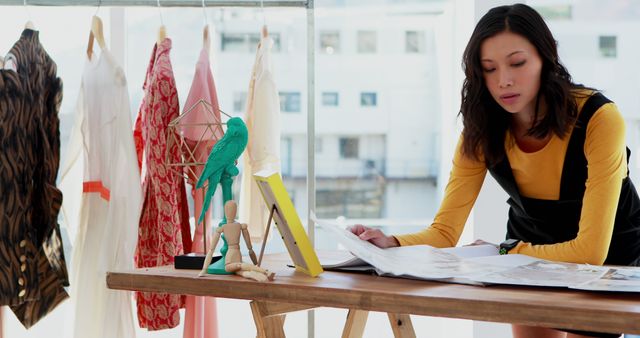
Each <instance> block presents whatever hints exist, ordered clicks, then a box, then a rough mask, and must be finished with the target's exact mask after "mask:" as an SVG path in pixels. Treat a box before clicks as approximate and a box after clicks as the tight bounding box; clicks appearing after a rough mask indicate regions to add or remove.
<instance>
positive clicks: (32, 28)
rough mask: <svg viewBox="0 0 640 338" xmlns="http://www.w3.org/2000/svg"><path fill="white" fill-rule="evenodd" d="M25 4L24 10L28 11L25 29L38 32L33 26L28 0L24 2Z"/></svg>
mask: <svg viewBox="0 0 640 338" xmlns="http://www.w3.org/2000/svg"><path fill="white" fill-rule="evenodd" d="M23 4H24V10H25V11H27V18H28V19H27V23H26V24H25V25H24V28H25V29H31V30H36V26H35V25H34V24H33V21H31V13H29V7H27V0H24V1H23Z"/></svg>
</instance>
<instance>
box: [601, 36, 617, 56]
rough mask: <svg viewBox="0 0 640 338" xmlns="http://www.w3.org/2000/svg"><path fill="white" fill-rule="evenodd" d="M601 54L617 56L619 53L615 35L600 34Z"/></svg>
mask: <svg viewBox="0 0 640 338" xmlns="http://www.w3.org/2000/svg"><path fill="white" fill-rule="evenodd" d="M599 42H600V55H601V56H602V57H605V58H615V57H616V55H617V54H618V52H617V47H616V42H617V41H616V37H615V36H600V38H599Z"/></svg>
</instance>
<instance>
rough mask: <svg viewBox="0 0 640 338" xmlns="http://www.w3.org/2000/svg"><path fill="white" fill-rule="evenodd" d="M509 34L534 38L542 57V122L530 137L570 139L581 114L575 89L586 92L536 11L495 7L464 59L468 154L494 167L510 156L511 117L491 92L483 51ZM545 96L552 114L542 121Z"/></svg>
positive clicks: (465, 150) (463, 109) (523, 7)
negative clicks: (507, 143)
mask: <svg viewBox="0 0 640 338" xmlns="http://www.w3.org/2000/svg"><path fill="white" fill-rule="evenodd" d="M505 31H509V32H512V33H515V34H518V35H521V36H523V37H524V38H526V39H527V40H529V42H530V43H531V44H532V45H534V46H535V48H536V50H537V51H538V54H539V55H540V58H541V59H542V70H541V74H540V90H539V92H538V96H537V99H536V105H535V116H534V121H538V122H537V123H535V124H534V125H533V126H532V127H531V128H530V129H529V130H528V132H527V135H531V136H534V137H538V138H543V137H545V136H547V135H548V134H549V132H554V133H555V134H556V135H558V136H559V137H564V136H565V135H566V133H567V132H568V130H569V128H570V127H571V125H572V123H573V122H575V119H576V116H577V107H576V103H575V100H574V97H573V95H572V89H575V88H584V87H582V86H581V85H577V84H574V83H573V82H572V80H571V75H569V72H568V71H567V70H566V68H565V67H564V66H563V65H562V64H561V63H560V60H559V59H558V49H557V42H556V40H555V39H554V38H553V35H552V34H551V31H549V27H547V25H546V23H545V22H544V20H543V19H542V17H541V16H540V14H538V13H537V12H536V11H535V10H534V9H533V8H531V7H529V6H527V5H523V4H515V5H510V6H500V7H495V8H493V9H491V10H490V11H489V12H487V14H485V15H484V16H483V17H482V18H481V19H480V21H479V22H478V24H477V25H476V28H475V29H474V30H473V33H472V34H471V38H470V39H469V43H468V44H467V47H466V49H465V51H464V55H463V57H462V68H463V70H464V73H465V76H466V78H465V80H464V83H463V85H462V104H461V106H460V115H462V118H463V125H464V129H463V139H464V141H463V144H462V151H463V153H464V154H465V155H467V156H470V157H471V158H474V159H476V160H479V159H481V158H482V156H484V161H485V163H486V164H487V167H489V168H491V167H493V166H494V165H496V164H497V163H498V162H500V161H501V160H502V159H503V158H504V156H505V148H504V140H505V135H506V131H507V129H508V128H509V126H510V119H511V114H510V113H508V112H507V111H505V110H504V109H503V108H502V107H500V105H499V104H498V103H497V102H496V101H495V100H494V99H493V97H492V96H491V94H490V93H489V90H488V89H487V86H486V84H485V82H484V77H483V71H482V66H481V64H480V47H481V45H482V42H484V40H485V39H487V38H490V37H492V36H494V35H496V34H498V33H501V32H505ZM541 97H543V98H544V101H545V103H546V109H547V112H546V114H545V116H544V117H542V119H541V120H538V113H539V112H538V108H539V104H540V98H541Z"/></svg>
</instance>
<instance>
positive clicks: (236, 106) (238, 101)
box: [233, 92, 247, 113]
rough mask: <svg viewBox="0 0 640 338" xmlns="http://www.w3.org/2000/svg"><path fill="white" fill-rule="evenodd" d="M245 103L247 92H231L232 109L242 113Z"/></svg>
mask: <svg viewBox="0 0 640 338" xmlns="http://www.w3.org/2000/svg"><path fill="white" fill-rule="evenodd" d="M246 105H247V92H235V93H233V111H234V112H236V113H243V112H244V110H245V108H246Z"/></svg>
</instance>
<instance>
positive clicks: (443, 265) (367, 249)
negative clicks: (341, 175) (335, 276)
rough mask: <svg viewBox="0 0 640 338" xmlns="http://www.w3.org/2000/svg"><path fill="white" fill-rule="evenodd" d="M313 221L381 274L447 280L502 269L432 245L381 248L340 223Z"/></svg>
mask: <svg viewBox="0 0 640 338" xmlns="http://www.w3.org/2000/svg"><path fill="white" fill-rule="evenodd" d="M312 220H313V221H314V222H315V223H316V224H318V225H320V226H321V227H323V228H324V229H327V230H328V231H330V232H331V233H333V234H334V235H335V236H336V238H337V240H338V242H340V243H341V244H342V245H343V246H344V247H345V248H347V250H349V251H350V252H351V253H352V254H353V255H354V256H357V257H358V258H360V259H362V260H363V261H365V262H367V263H369V264H371V265H373V266H374V267H375V268H376V269H377V270H378V271H379V273H380V274H390V275H394V276H410V277H413V278H420V279H435V280H438V279H447V278H454V277H466V276H469V275H476V274H484V273H487V272H492V271H498V270H500V269H501V268H500V267H494V266H488V265H485V266H483V265H479V264H470V263H466V262H464V260H462V259H461V258H459V257H457V256H455V255H453V254H451V253H448V252H445V251H442V250H439V249H436V248H433V247H431V246H428V245H414V246H404V247H395V248H388V249H381V248H378V247H377V246H375V245H373V244H371V243H369V242H367V241H363V240H361V239H360V238H358V237H357V236H356V235H354V234H353V233H351V232H350V231H348V230H346V229H344V228H343V227H341V226H340V225H338V224H335V223H331V222H326V221H318V220H317V219H315V218H314V217H313V215H312Z"/></svg>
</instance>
